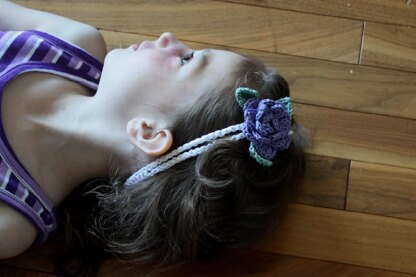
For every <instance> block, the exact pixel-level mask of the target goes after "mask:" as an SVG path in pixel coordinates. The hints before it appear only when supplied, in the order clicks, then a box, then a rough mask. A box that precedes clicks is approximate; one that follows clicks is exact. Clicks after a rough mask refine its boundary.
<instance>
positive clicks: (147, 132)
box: [127, 118, 173, 156]
mask: <svg viewBox="0 0 416 277" xmlns="http://www.w3.org/2000/svg"><path fill="white" fill-rule="evenodd" d="M127 135H128V137H129V139H130V141H131V142H132V143H133V144H134V145H136V146H137V147H139V148H140V149H141V150H142V151H143V152H144V153H146V154H147V155H150V156H160V155H162V154H164V153H165V152H166V151H168V150H169V149H170V147H171V146H172V143H173V136H172V132H171V131H170V130H169V129H163V128H158V126H157V123H156V122H152V121H149V120H144V119H139V118H134V119H132V120H130V121H129V123H127Z"/></svg>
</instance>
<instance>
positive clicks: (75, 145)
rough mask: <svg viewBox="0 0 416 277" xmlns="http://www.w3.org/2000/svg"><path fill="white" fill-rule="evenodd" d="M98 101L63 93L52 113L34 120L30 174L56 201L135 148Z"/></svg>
mask: <svg viewBox="0 0 416 277" xmlns="http://www.w3.org/2000/svg"><path fill="white" fill-rule="evenodd" d="M96 102H97V101H95V99H94V97H88V96H83V95H74V94H69V95H65V97H61V98H59V99H58V100H56V102H55V103H54V105H53V106H54V107H55V108H54V110H53V111H52V112H50V113H49V114H47V115H42V116H39V117H35V118H34V119H33V120H32V122H33V124H34V128H35V129H36V130H37V132H35V133H36V137H35V138H34V139H33V140H31V143H33V145H31V146H32V147H31V148H32V149H35V151H33V155H32V157H31V158H32V159H31V161H32V162H31V164H32V165H33V176H35V177H34V178H35V179H36V181H37V182H38V183H40V184H42V187H43V188H44V189H45V191H47V192H48V194H49V196H50V197H51V199H52V201H53V202H55V204H56V205H58V204H59V203H60V202H61V201H62V200H63V199H64V198H65V197H66V195H67V194H69V192H70V191H72V190H73V189H74V188H75V187H77V186H78V185H80V184H82V183H84V182H86V181H88V180H91V179H95V178H107V177H109V175H110V171H111V170H116V168H115V167H118V166H119V165H120V164H121V158H120V157H126V156H128V154H126V153H129V151H130V153H132V152H131V151H133V150H134V149H133V147H132V146H130V144H129V143H128V138H127V136H126V134H125V131H124V130H125V128H124V129H123V128H122V127H121V126H122V124H120V121H121V119H120V118H117V117H115V115H114V114H113V113H109V112H108V111H106V110H105V109H103V108H102V107H101V108H97V107H99V106H97V104H99V103H96ZM122 142H124V143H122ZM121 145H124V147H121ZM115 146H116V147H115ZM121 170H122V168H121Z"/></svg>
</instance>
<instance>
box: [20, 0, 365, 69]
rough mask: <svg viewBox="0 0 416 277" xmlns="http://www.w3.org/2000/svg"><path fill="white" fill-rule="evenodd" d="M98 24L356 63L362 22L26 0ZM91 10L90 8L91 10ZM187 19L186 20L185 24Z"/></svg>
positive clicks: (208, 6) (185, 2)
mask: <svg viewBox="0 0 416 277" xmlns="http://www.w3.org/2000/svg"><path fill="white" fill-rule="evenodd" d="M16 2H17V3H21V4H24V5H26V6H28V7H32V8H37V9H41V10H45V11H49V12H53V13H56V14H60V15H63V16H67V17H70V18H73V19H76V20H79V21H82V22H86V23H89V24H91V25H93V26H96V27H98V28H101V29H107V30H117V31H123V32H128V33H139V34H146V35H160V34H161V33H162V32H165V31H171V32H174V33H175V34H176V35H177V37H178V38H180V39H184V40H189V41H197V42H204V43H211V44H217V45H224V46H232V47H238V48H245V49H255V50H262V51H269V52H278V53H285V54H292V55H298V56H306V57H313V58H319V59H325V60H333V61H340V62H348V63H355V64H356V63H358V55H359V49H360V44H361V35H362V22H360V21H356V20H348V19H340V18H331V17H327V16H319V15H309V14H299V13H294V12H290V11H281V10H273V9H265V8H261V7H254V6H247V5H239V4H233V3H224V2H216V1H208V0H199V1H191V0H175V1H163V0H157V1H151V0H141V1H124V2H123V5H120V4H119V3H118V2H115V1H112V0H105V1H100V3H99V9H97V2H96V1H92V0H90V1H77V2H76V5H74V3H72V2H71V1H66V0H59V1H58V0H53V1H52V0H49V1H35V2H34V1H29V0H19V1H16ZM91 11H94V12H91ZM190 22H192V24H190Z"/></svg>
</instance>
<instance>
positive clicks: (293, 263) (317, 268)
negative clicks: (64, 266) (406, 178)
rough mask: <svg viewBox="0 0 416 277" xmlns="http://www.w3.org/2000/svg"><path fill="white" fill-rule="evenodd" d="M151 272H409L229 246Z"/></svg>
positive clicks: (114, 265) (111, 269) (104, 269)
mask: <svg viewBox="0 0 416 277" xmlns="http://www.w3.org/2000/svg"><path fill="white" fill-rule="evenodd" d="M148 268H150V267H145V266H136V267H134V268H130V269H127V268H126V267H125V266H123V265H122V264H120V263H118V262H117V261H115V260H109V261H106V262H104V263H103V264H102V266H101V268H100V271H99V273H98V276H100V277H113V276H114V277H118V276H126V275H127V276H131V275H134V276H138V275H139V274H143V275H144V274H146V273H149V272H150V269H148ZM155 276H379V277H381V276H391V277H396V276H397V277H399V276H411V275H409V274H404V273H397V272H391V271H383V270H377V269H372V268H366V267H360V266H353V265H346V264H341V263H334V262H325V261H317V260H313V259H304V258H298V257H293V256H287V255H279V254H274V253H270V252H263V251H257V250H250V249H245V250H230V251H228V253H223V254H221V255H220V256H218V257H217V258H214V259H212V260H209V261H199V262H188V263H186V264H184V265H182V266H179V267H176V268H173V269H168V270H166V271H164V272H161V273H158V274H156V275H155Z"/></svg>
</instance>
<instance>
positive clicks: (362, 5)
mask: <svg viewBox="0 0 416 277" xmlns="http://www.w3.org/2000/svg"><path fill="white" fill-rule="evenodd" d="M225 2H233V3H243V4H250V5H256V6H262V7H270V8H277V9H284V10H291V11H300V12H305V13H314V14H322V15H329V16H336V17H345V18H354V19H360V20H366V21H374V22H384V23H392V24H400V25H409V26H416V3H415V1H412V0H403V1H397V0H377V1H374V0H348V1H344V0H331V1H325V2H323V1H317V0H314V1H311V0H291V1H287V0H261V1H258V0H225Z"/></svg>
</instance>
